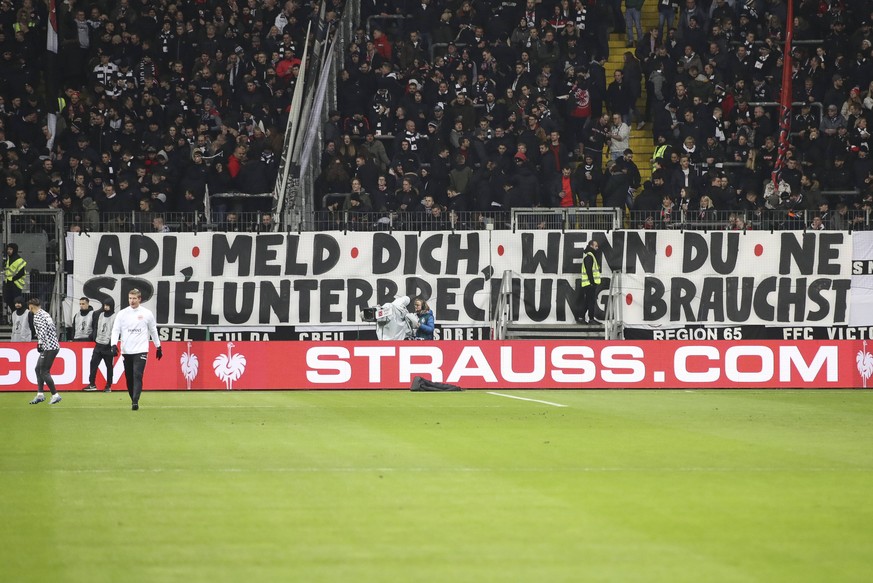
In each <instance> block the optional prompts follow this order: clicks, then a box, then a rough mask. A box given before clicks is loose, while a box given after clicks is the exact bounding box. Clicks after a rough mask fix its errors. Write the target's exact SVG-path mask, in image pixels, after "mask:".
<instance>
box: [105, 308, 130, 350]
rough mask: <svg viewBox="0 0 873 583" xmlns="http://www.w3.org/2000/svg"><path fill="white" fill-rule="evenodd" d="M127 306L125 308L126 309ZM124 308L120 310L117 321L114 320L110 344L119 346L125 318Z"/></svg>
mask: <svg viewBox="0 0 873 583" xmlns="http://www.w3.org/2000/svg"><path fill="white" fill-rule="evenodd" d="M126 309H127V308H125V309H124V310H126ZM124 310H121V311H119V312H118V315H117V316H116V317H115V321H114V322H112V335H111V336H110V340H109V345H110V346H118V339H119V337H120V336H121V322H122V320H124Z"/></svg>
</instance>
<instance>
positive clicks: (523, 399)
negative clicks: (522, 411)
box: [488, 391, 568, 407]
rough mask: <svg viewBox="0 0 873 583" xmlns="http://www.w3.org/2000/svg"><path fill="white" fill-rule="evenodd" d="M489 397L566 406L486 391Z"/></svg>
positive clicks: (559, 405)
mask: <svg viewBox="0 0 873 583" xmlns="http://www.w3.org/2000/svg"><path fill="white" fill-rule="evenodd" d="M488 394H489V395H495V396H497V397H506V398H507V399H518V400H519V401H530V402H531V403H542V404H543V405H551V406H552V407H567V406H568V405H561V404H560V403H552V402H551V401H541V400H539V399H528V398H526V397H517V396H515V395H506V394H504V393H495V392H494V391H488Z"/></svg>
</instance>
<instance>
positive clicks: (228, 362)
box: [212, 342, 246, 391]
mask: <svg viewBox="0 0 873 583" xmlns="http://www.w3.org/2000/svg"><path fill="white" fill-rule="evenodd" d="M233 347H234V343H233V342H228V343H227V354H219V355H218V356H216V357H215V360H213V361H212V368H214V369H215V376H217V377H218V378H219V379H220V380H221V381H222V382H223V383H224V387H225V388H226V389H227V390H228V391H232V390H233V382H234V381H236V380H239V377H241V376H242V375H243V373H244V372H245V371H246V357H245V356H243V355H242V354H239V353H237V354H233V352H232V351H231V348H233Z"/></svg>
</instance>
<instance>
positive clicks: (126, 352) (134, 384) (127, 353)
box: [110, 289, 164, 411]
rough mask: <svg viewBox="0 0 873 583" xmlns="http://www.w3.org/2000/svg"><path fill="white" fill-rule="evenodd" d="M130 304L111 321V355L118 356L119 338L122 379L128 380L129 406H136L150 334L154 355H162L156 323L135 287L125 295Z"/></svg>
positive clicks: (146, 358) (140, 389)
mask: <svg viewBox="0 0 873 583" xmlns="http://www.w3.org/2000/svg"><path fill="white" fill-rule="evenodd" d="M127 300H128V303H129V304H130V306H129V307H127V308H124V309H123V310H121V311H120V312H118V316H117V317H116V318H115V322H114V323H113V324H112V338H111V339H110V345H111V346H112V355H113V356H117V355H118V341H119V340H121V358H122V359H124V378H125V379H127V392H128V394H129V395H130V401H131V403H132V405H131V409H133V410H134V411H136V410H138V409H139V396H140V394H141V393H142V377H143V374H144V373H145V366H146V362H147V361H148V356H149V337H151V339H152V342H154V343H155V356H156V357H157V359H158V360H161V358H162V357H163V356H164V354H163V352H162V351H161V339H160V338H158V325H157V322H156V321H155V315H154V314H152V312H151V310H149V309H148V308H144V307H143V306H141V305H140V302H142V293H141V292H140V291H139V290H138V289H132V290H130V293H128V294H127Z"/></svg>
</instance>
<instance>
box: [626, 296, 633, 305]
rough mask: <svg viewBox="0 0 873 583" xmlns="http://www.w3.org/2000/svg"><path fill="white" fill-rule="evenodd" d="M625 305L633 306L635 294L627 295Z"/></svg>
mask: <svg viewBox="0 0 873 583" xmlns="http://www.w3.org/2000/svg"><path fill="white" fill-rule="evenodd" d="M624 303H626V304H627V305H631V304H632V303H634V294H627V295H626V296H624Z"/></svg>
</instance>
